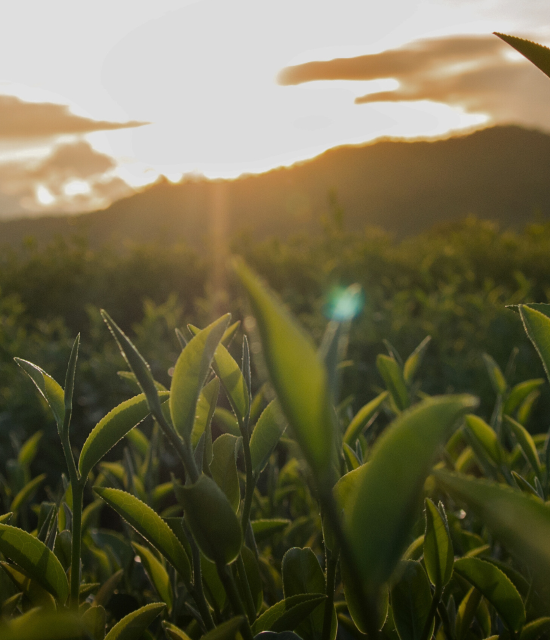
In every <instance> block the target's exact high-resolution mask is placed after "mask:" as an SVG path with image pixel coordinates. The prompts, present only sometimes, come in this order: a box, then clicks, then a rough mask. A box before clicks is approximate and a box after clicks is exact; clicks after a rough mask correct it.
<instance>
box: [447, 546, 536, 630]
mask: <svg viewBox="0 0 550 640" xmlns="http://www.w3.org/2000/svg"><path fill="white" fill-rule="evenodd" d="M454 570H455V571H456V573H458V575H460V576H462V577H463V578H465V579H466V580H468V582H469V583H470V584H471V585H473V586H474V587H475V588H476V589H477V590H478V591H480V592H481V593H482V594H483V595H484V596H485V597H486V598H487V600H489V602H490V603H491V604H492V605H493V607H495V609H496V611H497V613H498V615H499V616H500V617H501V618H502V620H503V621H504V623H505V624H506V626H507V627H508V629H510V631H512V632H513V633H517V632H518V631H520V630H521V628H522V627H523V625H524V624H525V608H524V606H523V601H522V599H521V596H520V595H519V593H518V591H517V589H516V588H515V587H514V585H513V583H512V581H511V580H510V579H509V578H508V577H507V576H506V575H505V574H504V573H503V572H502V571H501V570H500V569H499V568H498V567H496V566H495V565H493V564H491V563H489V562H485V561H483V560H481V559H480V558H460V560H457V561H456V562H455V564H454Z"/></svg>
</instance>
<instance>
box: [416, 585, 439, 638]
mask: <svg viewBox="0 0 550 640" xmlns="http://www.w3.org/2000/svg"><path fill="white" fill-rule="evenodd" d="M440 602H441V591H440V590H439V589H436V590H435V591H434V594H433V597H432V604H431V606H430V610H429V611H428V617H427V618H426V623H425V624H424V629H423V630H422V635H421V636H420V639H421V640H430V638H431V636H432V633H431V631H432V624H433V621H434V618H435V614H436V612H437V607H438V606H439V603H440Z"/></svg>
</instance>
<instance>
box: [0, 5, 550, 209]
mask: <svg viewBox="0 0 550 640" xmlns="http://www.w3.org/2000/svg"><path fill="white" fill-rule="evenodd" d="M493 31H502V32H504V33H511V34H513V35H519V36H521V37H528V38H530V39H534V40H536V41H538V42H540V43H542V44H548V43H550V3H549V2H548V0H523V1H522V2H518V1H517V0H514V1H512V0H385V1H384V2H383V3H382V2H372V1H370V0H338V1H337V2H336V1H334V0H333V1H331V2H326V1H324V0H277V1H274V0H194V1H193V0H155V2H151V1H150V0H131V1H130V0H115V1H113V0H108V1H106V0H94V1H93V2H92V1H91V0H83V1H82V2H80V1H79V2H75V1H74V0H69V1H65V0H48V1H47V2H44V1H43V0H40V1H36V0H35V1H32V2H31V1H26V0H17V2H12V3H9V4H8V3H6V6H5V7H4V8H3V11H2V21H1V22H0V218H7V217H12V216H15V215H31V214H33V215H34V214H37V213H48V212H78V211H83V210H90V209H94V208H98V207H104V206H107V205H108V204H109V203H110V202H111V201H112V200H114V199H117V198H119V197H122V196H124V195H127V194H129V193H131V192H132V190H133V189H136V188H139V187H140V186H143V185H144V184H147V183H149V182H152V181H154V180H155V179H157V178H158V176H159V175H160V174H163V175H166V176H167V177H168V178H169V179H171V180H179V179H180V178H181V176H182V174H185V173H190V172H192V173H200V174H204V175H206V176H208V177H236V176H238V175H240V174H241V173H244V172H258V171H263V170H267V169H270V168H273V167H276V166H280V165H283V164H291V163H293V162H296V161H298V160H302V159H306V158H310V157H313V156H314V155H316V154H318V153H320V152H322V151H324V150H326V149H328V148H330V147H333V146H336V145H341V144H350V143H351V144H358V143H363V142H368V141H371V140H374V139H376V138H379V137H383V136H395V137H418V136H441V135H445V134H448V133H452V132H458V131H460V130H467V129H469V128H471V127H479V126H488V125H493V124H500V123H510V122H513V123H518V124H524V125H526V126H531V127H538V128H541V129H544V130H548V131H550V117H549V116H548V115H547V114H548V105H549V104H550V82H549V81H548V79H547V78H545V76H544V75H543V74H542V73H541V72H540V71H538V70H537V69H535V68H534V67H532V66H531V65H530V64H529V63H527V62H526V61H524V60H523V59H522V58H521V56H519V55H518V54H515V52H514V51H513V50H512V49H510V48H509V47H507V46H506V45H504V44H503V43H502V42H501V41H500V40H498V39H497V38H496V37H495V36H492V35H491V33H492V32H493Z"/></svg>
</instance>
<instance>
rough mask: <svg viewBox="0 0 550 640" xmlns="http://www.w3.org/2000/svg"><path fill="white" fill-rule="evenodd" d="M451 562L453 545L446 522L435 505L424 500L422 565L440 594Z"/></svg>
mask: <svg viewBox="0 0 550 640" xmlns="http://www.w3.org/2000/svg"><path fill="white" fill-rule="evenodd" d="M453 562H454V552H453V543H452V542H451V536H450V535H449V529H448V526H447V522H446V521H445V519H444V516H443V514H442V513H441V512H440V511H439V509H438V508H437V507H436V506H435V504H434V503H433V502H432V501H431V500H430V499H426V533H425V535H424V564H425V566H426V573H427V574H428V577H429V578H430V581H431V583H432V584H433V585H434V587H436V589H438V590H439V592H440V593H441V591H442V589H443V587H444V586H445V585H446V584H447V583H448V582H449V580H450V579H451V574H452V572H453Z"/></svg>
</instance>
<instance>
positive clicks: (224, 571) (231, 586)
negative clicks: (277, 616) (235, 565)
mask: <svg viewBox="0 0 550 640" xmlns="http://www.w3.org/2000/svg"><path fill="white" fill-rule="evenodd" d="M216 568H217V569H218V575H219V576H220V580H221V581H222V584H223V586H224V589H225V592H226V593H227V597H228V599H229V602H230V603H231V607H232V609H233V613H234V614H235V615H237V616H243V617H244V624H243V626H242V628H241V633H242V635H243V638H244V640H254V639H253V637H252V630H251V629H250V623H249V622H248V618H247V617H246V614H245V611H244V607H243V603H242V601H241V597H240V596H239V592H238V591H237V587H236V585H235V580H234V579H233V574H232V573H231V570H230V569H229V567H228V566H227V565H225V564H221V563H216Z"/></svg>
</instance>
